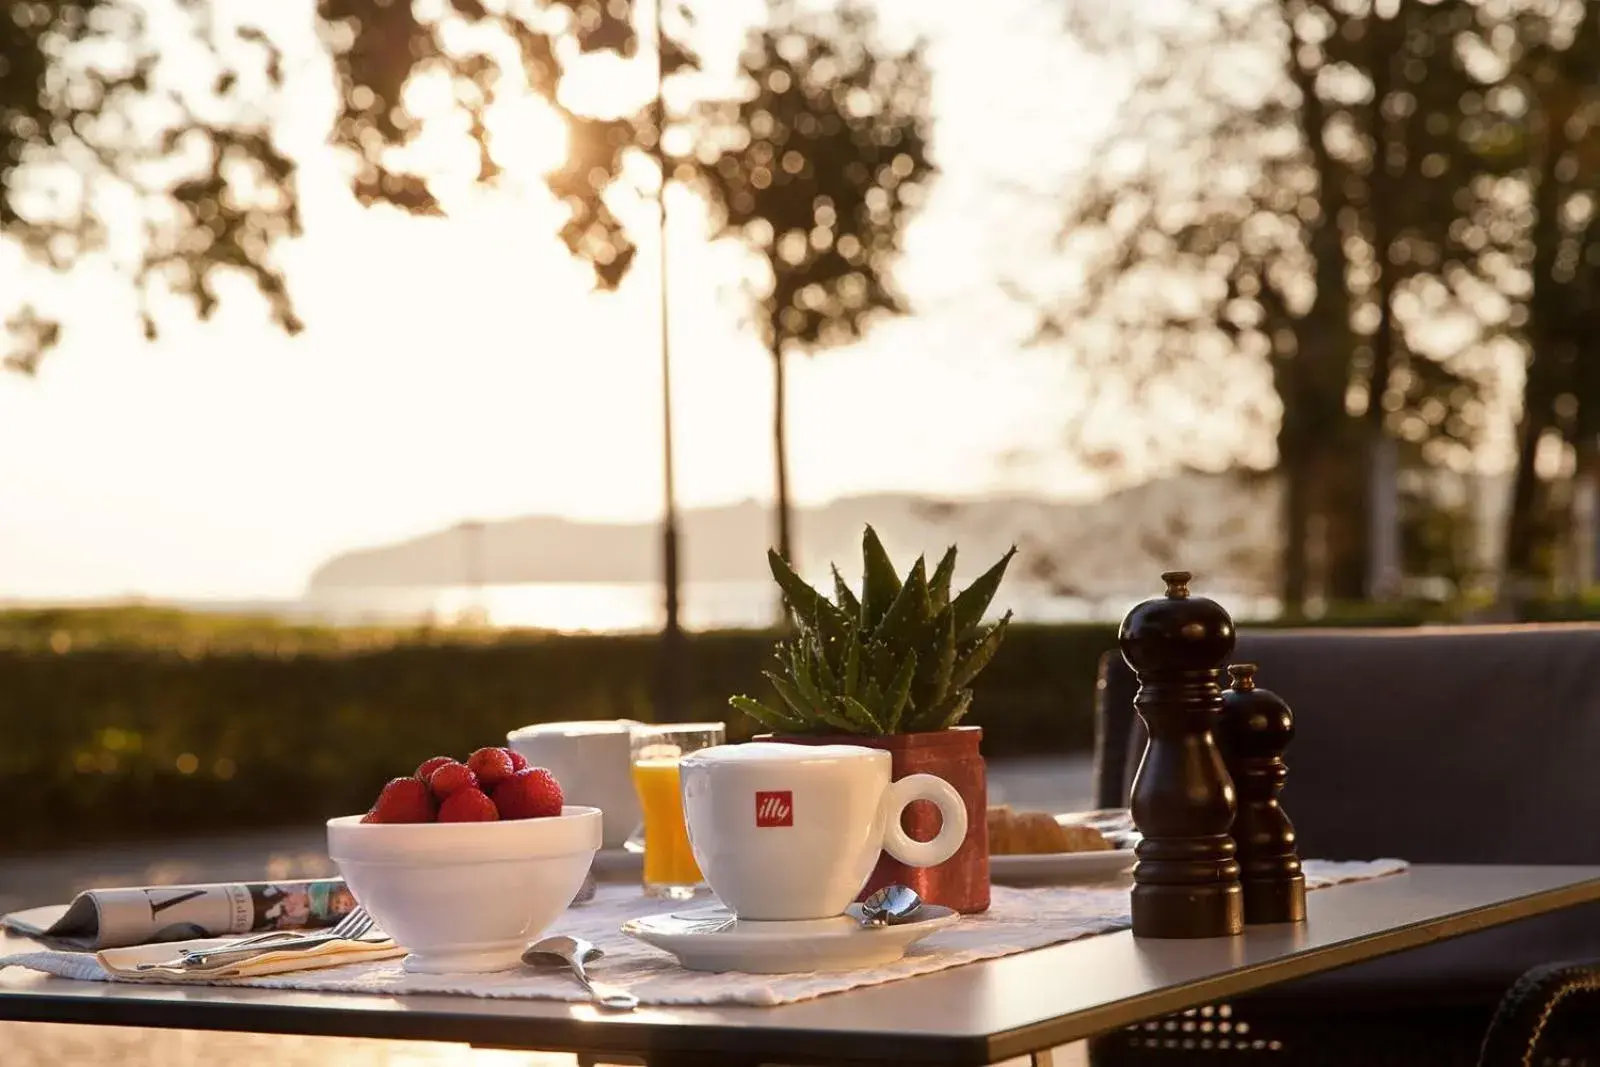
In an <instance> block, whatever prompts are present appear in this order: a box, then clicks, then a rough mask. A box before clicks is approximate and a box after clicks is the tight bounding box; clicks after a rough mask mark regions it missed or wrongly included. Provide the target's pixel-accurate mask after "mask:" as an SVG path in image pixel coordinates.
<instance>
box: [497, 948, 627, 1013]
mask: <svg viewBox="0 0 1600 1067" xmlns="http://www.w3.org/2000/svg"><path fill="white" fill-rule="evenodd" d="M603 955H605V953H603V952H602V951H601V950H600V948H599V946H597V945H592V944H590V943H589V942H587V941H584V940H583V939H581V938H577V937H566V936H556V937H547V938H545V939H544V940H542V941H535V942H534V943H533V944H531V945H529V946H528V947H527V949H526V950H524V951H523V953H522V962H523V963H531V964H533V965H535V966H538V965H541V964H550V963H565V964H566V965H567V966H568V967H571V968H572V973H573V975H574V976H575V977H576V978H577V979H578V981H580V982H582V983H583V988H585V989H587V990H588V991H589V995H590V996H591V997H593V998H594V1002H595V1003H596V1004H598V1005H600V1006H601V1007H602V1008H610V1009H611V1010H612V1011H632V1010H633V1009H634V1008H637V1007H638V1006H639V998H638V997H636V996H634V995H633V994H632V993H628V992H624V991H623V990H621V989H614V988H610V987H608V986H597V985H595V984H594V983H593V982H591V981H590V980H589V973H588V972H587V971H585V970H584V969H583V965H584V964H585V963H588V962H589V961H590V960H597V959H599V958H600V957H601V956H603Z"/></svg>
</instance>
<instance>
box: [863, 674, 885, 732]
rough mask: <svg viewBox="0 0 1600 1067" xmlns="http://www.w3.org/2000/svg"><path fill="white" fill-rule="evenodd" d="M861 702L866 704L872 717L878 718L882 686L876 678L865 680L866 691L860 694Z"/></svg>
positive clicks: (881, 706)
mask: <svg viewBox="0 0 1600 1067" xmlns="http://www.w3.org/2000/svg"><path fill="white" fill-rule="evenodd" d="M861 703H862V704H864V705H866V707H867V709H868V711H869V712H871V713H872V717H873V719H874V720H878V718H879V717H878V712H880V711H882V710H883V687H882V686H880V685H879V684H878V680H877V679H876V678H873V679H872V680H871V681H869V682H867V691H866V692H865V693H863V694H861ZM880 721H881V720H880Z"/></svg>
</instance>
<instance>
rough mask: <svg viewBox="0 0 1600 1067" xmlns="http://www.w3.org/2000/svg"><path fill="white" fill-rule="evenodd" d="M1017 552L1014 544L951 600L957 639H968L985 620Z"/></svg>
mask: <svg viewBox="0 0 1600 1067" xmlns="http://www.w3.org/2000/svg"><path fill="white" fill-rule="evenodd" d="M1016 554H1017V549H1016V546H1015V545H1013V546H1012V547H1011V549H1010V550H1009V551H1008V552H1006V554H1005V555H1003V556H1001V557H1000V562H999V563H996V564H995V565H994V566H993V567H990V568H989V569H988V570H986V571H984V572H983V573H982V574H980V575H979V576H978V577H977V578H976V579H975V580H974V581H973V583H972V584H971V585H969V586H967V587H966V588H965V589H964V590H962V591H961V595H959V596H957V597H956V598H955V600H953V601H951V602H950V610H951V611H952V612H953V613H954V614H955V620H956V639H957V640H960V641H964V640H966V638H967V635H968V634H970V633H971V632H972V629H973V627H975V626H977V625H978V623H979V622H981V621H982V620H983V613H984V612H986V611H988V610H989V602H990V601H991V600H993V599H994V594H995V591H996V590H998V589H999V588H1000V579H1002V578H1004V577H1005V575H1006V565H1007V564H1009V563H1010V562H1011V557H1012V556H1015V555H1016Z"/></svg>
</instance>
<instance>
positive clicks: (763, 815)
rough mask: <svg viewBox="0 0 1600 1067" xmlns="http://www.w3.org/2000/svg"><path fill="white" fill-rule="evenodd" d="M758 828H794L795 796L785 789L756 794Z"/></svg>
mask: <svg viewBox="0 0 1600 1067" xmlns="http://www.w3.org/2000/svg"><path fill="white" fill-rule="evenodd" d="M756 825H757V826H793V825H794V794H793V793H791V792H790V791H789V790H787V789H784V790H780V791H776V792H771V793H762V792H758V793H756Z"/></svg>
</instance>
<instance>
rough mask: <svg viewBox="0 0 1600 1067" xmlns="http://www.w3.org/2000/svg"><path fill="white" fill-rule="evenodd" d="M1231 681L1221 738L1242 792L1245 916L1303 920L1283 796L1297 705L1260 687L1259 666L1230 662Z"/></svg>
mask: <svg viewBox="0 0 1600 1067" xmlns="http://www.w3.org/2000/svg"><path fill="white" fill-rule="evenodd" d="M1228 673H1229V674H1230V675H1232V676H1233V686H1232V687H1231V688H1230V689H1229V690H1228V691H1227V692H1225V693H1223V694H1222V723H1221V725H1220V726H1219V727H1218V728H1217V745H1218V747H1219V748H1220V749H1221V750H1222V760H1223V762H1224V763H1225V764H1227V767H1228V774H1229V775H1230V776H1231V777H1232V778H1233V783H1234V788H1236V789H1237V790H1238V791H1239V813H1238V814H1237V815H1235V816H1234V819H1233V842H1234V844H1235V845H1236V846H1237V847H1238V850H1239V852H1238V855H1239V881H1240V884H1241V885H1243V887H1244V921H1245V922H1247V923H1250V924H1252V925H1254V924H1256V923H1298V922H1305V919H1306V876H1305V874H1304V873H1303V872H1302V871H1301V869H1300V850H1299V845H1298V843H1297V842H1296V840H1295V836H1294V824H1293V823H1291V822H1290V821H1289V816H1288V815H1287V814H1285V813H1284V810H1283V806H1282V805H1281V804H1280V803H1279V802H1278V794H1279V793H1281V792H1282V791H1283V783H1284V782H1285V781H1286V780H1287V779H1288V777H1289V768H1288V767H1287V766H1286V765H1285V764H1284V762H1283V753H1284V750H1285V749H1287V748H1288V747H1289V742H1290V741H1293V740H1294V712H1292V711H1290V710H1289V705H1288V704H1285V703H1284V702H1283V699H1282V698H1281V697H1279V696H1278V695H1277V694H1276V693H1273V692H1271V691H1270V690H1267V689H1258V688H1256V666H1255V664H1253V663H1238V664H1234V665H1233V666H1231V667H1229V668H1228Z"/></svg>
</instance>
